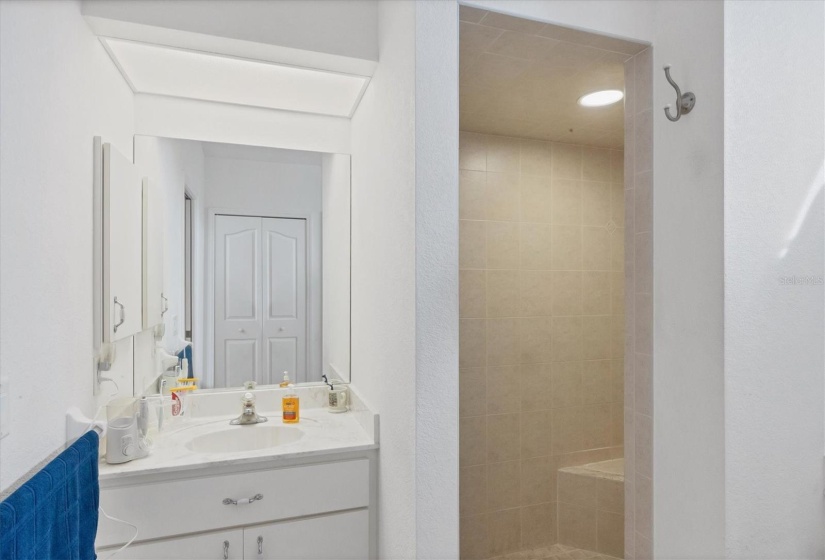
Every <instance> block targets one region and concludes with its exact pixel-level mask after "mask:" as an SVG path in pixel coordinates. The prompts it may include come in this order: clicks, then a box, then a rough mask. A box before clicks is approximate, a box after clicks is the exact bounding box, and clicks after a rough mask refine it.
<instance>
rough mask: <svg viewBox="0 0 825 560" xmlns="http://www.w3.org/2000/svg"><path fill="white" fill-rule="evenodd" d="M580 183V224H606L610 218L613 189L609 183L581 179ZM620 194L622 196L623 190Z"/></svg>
mask: <svg viewBox="0 0 825 560" xmlns="http://www.w3.org/2000/svg"><path fill="white" fill-rule="evenodd" d="M581 185H582V224H584V225H586V226H606V225H607V222H608V221H610V220H611V219H612V206H611V204H612V197H613V191H612V186H611V184H610V183H598V182H595V181H582V183H581ZM622 196H624V192H623V193H622ZM614 221H615V220H614Z"/></svg>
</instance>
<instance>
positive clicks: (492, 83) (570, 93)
mask: <svg viewBox="0 0 825 560" xmlns="http://www.w3.org/2000/svg"><path fill="white" fill-rule="evenodd" d="M460 19H461V23H460V42H459V44H460V79H459V82H460V89H459V91H460V110H461V121H460V128H461V130H466V131H469V132H481V133H485V134H499V135H504V136H519V137H523V138H535V139H539V140H550V141H554V142H570V143H576V144H586V145H594V146H607V147H615V148H618V147H622V146H623V144H624V104H623V103H616V104H614V105H610V106H607V107H596V108H592V107H581V106H579V105H578V103H577V101H578V99H579V97H581V96H582V95H584V94H586V93H590V92H593V91H597V90H603V89H619V90H624V62H625V61H626V60H627V59H629V58H631V57H632V56H633V55H634V54H636V53H638V52H641V51H642V50H644V49H645V48H647V45H643V44H639V43H634V42H630V41H625V40H623V39H616V38H613V37H607V36H603V35H596V34H593V33H587V32H584V31H578V30H575V29H570V28H567V27H561V26H558V25H553V24H545V23H541V22H538V21H533V20H527V19H521V18H516V17H511V16H507V15H504V14H499V13H496V12H489V11H486V10H480V9H477V8H471V7H468V6H461V9H460Z"/></svg>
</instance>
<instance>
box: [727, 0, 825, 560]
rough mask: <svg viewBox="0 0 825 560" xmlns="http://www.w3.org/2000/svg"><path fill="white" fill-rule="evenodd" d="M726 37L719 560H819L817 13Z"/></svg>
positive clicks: (821, 94) (752, 22) (824, 530)
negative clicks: (722, 534) (723, 536)
mask: <svg viewBox="0 0 825 560" xmlns="http://www.w3.org/2000/svg"><path fill="white" fill-rule="evenodd" d="M724 31H725V66H724V79H725V435H726V465H725V467H726V468H725V471H726V481H725V501H726V509H727V515H726V520H725V522H726V525H727V555H728V557H729V558H822V557H825V542H823V539H825V507H824V506H823V498H822V491H823V455H825V452H824V451H825V450H824V449H823V441H824V440H825V430H823V415H825V407H823V389H824V388H823V371H825V357H824V356H823V340H825V318H824V317H823V286H822V284H821V279H822V277H823V275H825V270H824V268H825V257H824V255H823V253H824V252H825V236H824V235H823V213H824V212H823V199H824V198H825V195H823V157H824V156H823V154H825V4H823V2H822V1H815V2H788V1H781V2H778V1H774V2H738V1H737V2H725V30H724ZM788 277H797V278H805V277H813V278H815V279H818V281H819V283H818V284H816V283H815V284H794V283H783V279H784V278H788Z"/></svg>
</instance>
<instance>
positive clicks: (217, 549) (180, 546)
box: [98, 529, 243, 560]
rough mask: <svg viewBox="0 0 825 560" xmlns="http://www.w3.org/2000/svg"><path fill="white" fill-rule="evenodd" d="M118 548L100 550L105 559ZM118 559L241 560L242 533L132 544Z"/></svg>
mask: <svg viewBox="0 0 825 560" xmlns="http://www.w3.org/2000/svg"><path fill="white" fill-rule="evenodd" d="M115 550H117V548H112V549H106V550H99V551H98V553H99V554H98V557H99V558H104V557H106V556H108V555H110V554H111V552H113V551H115ZM115 558H117V559H118V560H167V559H168V560H172V559H174V560H213V559H214V560H224V559H225V560H241V559H242V558H243V530H241V529H235V530H234V531H215V532H214V533H202V534H200V535H195V536H192V537H179V538H172V539H161V540H158V541H152V542H148V543H145V544H135V545H131V546H129V547H127V548H126V550H123V551H121V552H118V553H117V555H116V556H115Z"/></svg>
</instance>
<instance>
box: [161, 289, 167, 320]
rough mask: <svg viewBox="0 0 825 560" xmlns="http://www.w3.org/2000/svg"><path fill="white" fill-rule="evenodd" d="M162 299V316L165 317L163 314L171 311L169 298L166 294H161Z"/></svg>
mask: <svg viewBox="0 0 825 560" xmlns="http://www.w3.org/2000/svg"><path fill="white" fill-rule="evenodd" d="M160 299H161V308H162V309H161V311H160V316H161V317H163V315H164V314H165V313H166V312H167V311H169V300H168V299H166V296H165V295H163V294H160Z"/></svg>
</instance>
